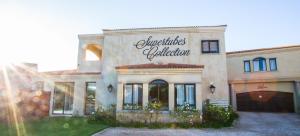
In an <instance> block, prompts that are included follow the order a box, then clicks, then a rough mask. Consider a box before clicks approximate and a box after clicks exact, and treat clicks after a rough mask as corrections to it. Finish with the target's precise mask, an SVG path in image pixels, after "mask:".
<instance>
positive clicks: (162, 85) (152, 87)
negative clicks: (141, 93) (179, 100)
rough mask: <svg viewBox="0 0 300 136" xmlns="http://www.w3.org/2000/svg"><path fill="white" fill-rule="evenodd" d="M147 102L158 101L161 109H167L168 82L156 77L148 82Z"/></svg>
mask: <svg viewBox="0 0 300 136" xmlns="http://www.w3.org/2000/svg"><path fill="white" fill-rule="evenodd" d="M149 102H160V103H161V110H168V109H169V84H168V82H166V81H164V80H161V79H157V80H153V81H151V82H150V83H149Z"/></svg>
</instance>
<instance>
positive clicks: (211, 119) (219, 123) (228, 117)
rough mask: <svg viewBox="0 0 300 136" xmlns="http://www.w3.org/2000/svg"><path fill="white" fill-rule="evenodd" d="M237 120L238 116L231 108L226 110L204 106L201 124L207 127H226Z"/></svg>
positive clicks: (214, 106)
mask: <svg viewBox="0 0 300 136" xmlns="http://www.w3.org/2000/svg"><path fill="white" fill-rule="evenodd" d="M236 118H238V114H237V113H236V112H234V111H233V109H232V107H231V106H228V107H227V108H224V107H220V106H216V105H212V104H206V106H205V110H204V112H203V123H204V126H207V127H215V128H219V127H228V126H231V125H232V123H233V121H234V120H235V119H236Z"/></svg>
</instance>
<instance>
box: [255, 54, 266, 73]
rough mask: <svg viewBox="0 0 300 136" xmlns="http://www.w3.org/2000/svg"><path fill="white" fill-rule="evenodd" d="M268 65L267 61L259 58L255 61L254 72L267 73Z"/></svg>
mask: <svg viewBox="0 0 300 136" xmlns="http://www.w3.org/2000/svg"><path fill="white" fill-rule="evenodd" d="M266 70H267V63H266V59H265V58H263V57H258V58H255V59H253V71H255V72H256V71H266Z"/></svg>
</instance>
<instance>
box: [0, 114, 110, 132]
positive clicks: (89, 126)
mask: <svg viewBox="0 0 300 136" xmlns="http://www.w3.org/2000/svg"><path fill="white" fill-rule="evenodd" d="M24 126H25V130H26V134H27V135H28V136H90V135H92V134H94V133H96V132H98V131H101V130H103V129H105V128H107V127H109V126H108V125H106V124H104V123H88V122H87V119H86V118H83V117H49V118H44V119H40V120H36V121H26V122H24ZM0 133H1V135H4V136H16V135H17V131H16V128H15V127H14V126H11V125H7V124H3V123H0Z"/></svg>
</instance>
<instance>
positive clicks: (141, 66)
mask: <svg viewBox="0 0 300 136" xmlns="http://www.w3.org/2000/svg"><path fill="white" fill-rule="evenodd" d="M150 68H204V65H193V64H176V63H168V64H153V63H150V64H137V65H124V66H117V67H116V69H150Z"/></svg>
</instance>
